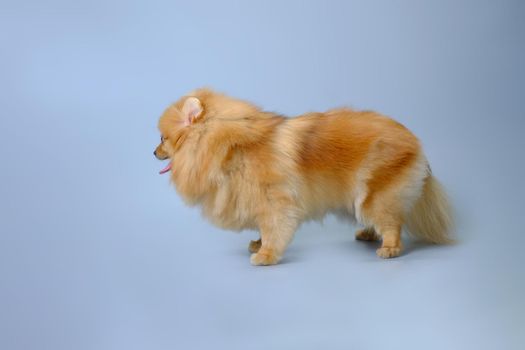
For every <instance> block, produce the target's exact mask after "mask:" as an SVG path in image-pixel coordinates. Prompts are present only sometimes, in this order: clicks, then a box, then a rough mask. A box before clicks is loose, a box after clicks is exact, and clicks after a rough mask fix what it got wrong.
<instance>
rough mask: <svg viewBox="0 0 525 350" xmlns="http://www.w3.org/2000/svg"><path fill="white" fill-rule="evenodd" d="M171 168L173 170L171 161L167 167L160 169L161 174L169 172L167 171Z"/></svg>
mask: <svg viewBox="0 0 525 350" xmlns="http://www.w3.org/2000/svg"><path fill="white" fill-rule="evenodd" d="M170 170H171V162H170V163H169V164H168V165H166V167H165V168H164V169H162V170H161V171H159V174H161V175H162V174H165V173H167V172H168V171H170Z"/></svg>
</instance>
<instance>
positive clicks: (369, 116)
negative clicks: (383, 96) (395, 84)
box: [154, 89, 451, 265]
mask: <svg viewBox="0 0 525 350" xmlns="http://www.w3.org/2000/svg"><path fill="white" fill-rule="evenodd" d="M159 130H160V133H161V142H160V144H159V145H158V147H157V148H156V149H155V152H154V154H155V156H156V157H157V158H158V159H160V160H164V159H170V163H169V165H168V166H167V167H166V168H164V169H163V170H161V172H160V173H167V172H169V171H171V181H172V182H173V183H174V184H175V186H176V189H177V191H178V192H179V194H180V195H181V196H182V198H183V199H184V200H185V202H186V203H188V204H190V205H200V206H201V207H202V211H203V214H204V215H205V216H206V217H207V218H209V219H210V220H211V221H212V222H213V223H214V224H216V225H218V226H219V227H222V228H225V229H230V230H237V231H238V230H243V229H253V230H257V231H258V232H259V233H260V239H259V240H257V241H251V242H250V244H249V250H250V252H251V253H252V255H251V258H250V261H251V263H252V264H253V265H272V264H276V263H277V262H279V260H280V259H281V258H282V256H283V254H284V252H285V250H286V247H287V245H288V244H289V243H290V241H291V240H292V238H293V236H294V233H295V231H296V230H297V228H298V227H299V225H300V224H301V223H302V222H303V221H305V220H309V219H321V218H322V217H323V216H325V215H326V214H328V213H335V214H336V215H340V216H345V217H349V218H352V219H355V220H357V222H358V223H360V224H361V225H363V226H364V228H363V229H361V230H358V231H357V232H356V234H355V238H356V239H358V240H364V241H379V240H381V241H382V243H381V247H380V248H379V249H378V250H377V255H378V256H380V257H381V258H392V257H396V256H398V255H399V254H400V253H401V249H402V243H401V231H402V228H403V227H406V229H407V230H408V232H409V233H411V234H412V235H414V236H416V237H419V238H422V239H424V240H426V241H428V242H432V243H447V242H449V241H450V238H449V232H450V229H451V211H450V206H449V204H448V201H447V197H446V194H445V192H444V191H443V189H442V187H441V185H440V184H439V182H438V181H437V180H436V178H435V177H434V176H433V175H432V172H431V170H430V167H429V164H428V162H427V159H426V158H425V155H424V154H423V151H422V149H421V145H420V143H419V141H418V139H417V138H416V137H415V136H414V135H413V134H412V133H411V132H410V131H409V130H408V129H406V128H405V127H404V126H403V125H401V124H399V123H398V122H396V121H394V120H392V119H390V118H387V117H384V116H382V115H379V114H377V113H374V112H370V111H355V110H352V109H347V108H343V109H334V110H330V111H327V112H325V113H308V114H304V115H301V116H298V117H295V118H286V117H284V116H282V115H278V114H275V113H270V112H265V111H263V110H261V109H260V108H258V107H256V106H254V105H252V104H250V103H247V102H245V101H241V100H238V99H234V98H231V97H228V96H225V95H223V94H219V93H216V92H214V91H212V90H209V89H199V90H196V91H193V92H192V93H190V94H188V95H187V96H185V97H182V98H181V99H180V100H179V101H178V102H176V103H174V104H173V105H171V106H169V107H168V109H166V111H165V112H164V114H163V115H162V116H161V118H160V121H159Z"/></svg>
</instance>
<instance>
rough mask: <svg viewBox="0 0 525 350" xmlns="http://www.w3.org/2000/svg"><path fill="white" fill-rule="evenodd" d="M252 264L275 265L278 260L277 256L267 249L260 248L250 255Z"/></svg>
mask: <svg viewBox="0 0 525 350" xmlns="http://www.w3.org/2000/svg"><path fill="white" fill-rule="evenodd" d="M250 262H251V263H252V265H256V266H260V265H275V264H277V263H278V262H279V257H278V256H277V255H276V254H275V253H273V252H272V251H271V250H268V249H260V250H259V251H258V252H257V253H254V254H252V256H251V257H250Z"/></svg>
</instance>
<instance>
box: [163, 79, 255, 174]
mask: <svg viewBox="0 0 525 350" xmlns="http://www.w3.org/2000/svg"><path fill="white" fill-rule="evenodd" d="M258 112H259V109H258V108H257V107H255V106H253V105H251V104H249V103H247V102H244V101H241V100H237V99H233V98H230V97H228V96H226V95H223V94H220V93H216V92H214V91H212V90H210V89H198V90H195V91H193V92H192V93H190V94H189V95H187V96H184V97H182V98H181V99H180V100H179V101H177V102H176V103H174V104H172V105H171V106H170V107H168V109H166V111H165V112H164V113H163V115H162V116H161V117H160V120H159V131H160V144H159V145H158V146H157V148H156V149H155V151H154V155H155V157H157V158H158V159H160V160H165V159H170V160H172V161H173V160H174V159H176V156H177V155H176V153H177V152H178V151H179V150H180V149H181V148H182V146H183V145H184V143H185V142H186V143H188V141H190V140H193V141H195V142H196V140H198V139H199V138H200V137H201V136H203V135H208V136H209V135H214V136H215V138H216V139H217V140H220V142H221V144H222V145H226V144H227V143H228V142H230V143H233V142H237V143H238V142H240V141H242V140H243V139H245V138H249V137H250V132H254V129H253V128H243V125H244V124H246V126H250V125H251V124H252V121H250V120H247V119H246V118H247V117H250V116H253V115H255V114H257V113H258ZM239 123H241V124H239ZM242 123H244V124H242ZM203 139H207V138H206V137H204V138H203ZM208 141H209V140H208ZM200 144H201V145H202V144H207V147H205V150H206V151H208V152H209V153H213V152H216V151H217V145H216V144H210V143H209V142H208V143H206V142H205V141H201V142H200ZM195 161H197V160H195ZM171 166H172V163H171V162H170V164H168V166H166V167H165V168H164V169H162V170H161V171H160V173H161V174H164V173H167V172H168V171H170V170H171Z"/></svg>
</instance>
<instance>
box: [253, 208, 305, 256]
mask: <svg viewBox="0 0 525 350" xmlns="http://www.w3.org/2000/svg"><path fill="white" fill-rule="evenodd" d="M277 215H278V214H277ZM296 229H297V221H296V220H294V219H290V218H286V217H282V216H280V215H279V216H273V217H267V218H265V219H263V220H260V222H259V232H260V234H261V239H260V241H261V245H260V248H259V249H258V251H257V252H256V253H254V254H252V256H251V258H250V261H251V263H252V265H274V264H277V263H278V262H279V260H281V258H282V256H283V254H284V251H285V250H286V247H287V246H288V244H289V243H290V241H291V240H292V238H293V235H294V233H295V230H296Z"/></svg>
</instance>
